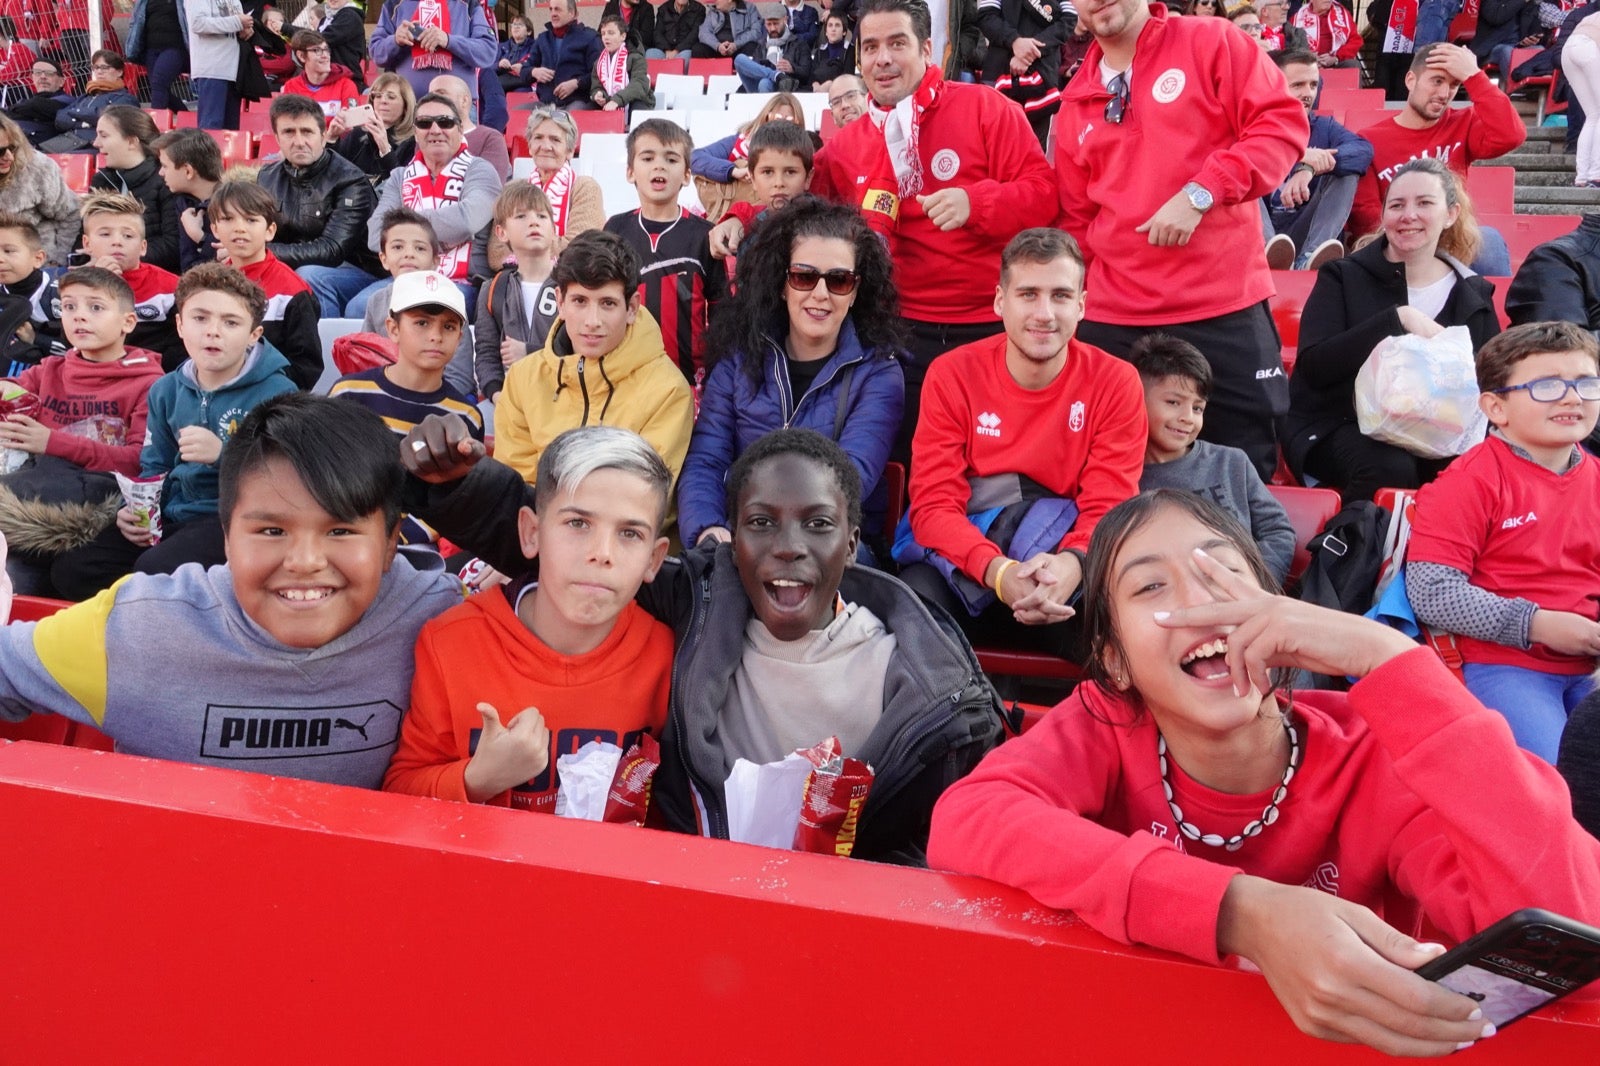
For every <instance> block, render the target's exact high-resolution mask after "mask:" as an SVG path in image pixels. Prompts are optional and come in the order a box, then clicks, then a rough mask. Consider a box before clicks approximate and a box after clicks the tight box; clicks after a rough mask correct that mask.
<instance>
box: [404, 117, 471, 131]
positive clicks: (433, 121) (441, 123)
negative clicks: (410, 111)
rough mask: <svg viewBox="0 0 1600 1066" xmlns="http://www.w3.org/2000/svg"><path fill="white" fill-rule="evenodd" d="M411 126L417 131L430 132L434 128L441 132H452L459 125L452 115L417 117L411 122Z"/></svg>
mask: <svg viewBox="0 0 1600 1066" xmlns="http://www.w3.org/2000/svg"><path fill="white" fill-rule="evenodd" d="M411 124H412V125H413V126H415V127H417V129H419V130H431V129H433V128H434V127H435V126H438V127H439V128H440V129H442V130H453V129H455V128H456V127H457V126H459V125H461V123H460V121H459V120H457V119H456V117H455V116H454V115H418V116H417V117H416V118H414V119H412V120H411Z"/></svg>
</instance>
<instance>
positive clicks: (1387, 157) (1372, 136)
mask: <svg viewBox="0 0 1600 1066" xmlns="http://www.w3.org/2000/svg"><path fill="white" fill-rule="evenodd" d="M1461 84H1462V86H1463V87H1464V88H1465V89H1466V90H1467V96H1468V97H1470V98H1471V100H1472V106H1471V107H1454V108H1450V109H1448V110H1446V111H1445V113H1444V114H1443V115H1441V116H1440V117H1439V121H1438V122H1435V123H1434V124H1433V125H1431V126H1429V127H1428V128H1427V129H1421V130H1413V129H1407V128H1406V127H1405V126H1402V125H1400V123H1398V122H1396V121H1395V120H1394V119H1392V118H1386V119H1384V120H1383V121H1382V122H1379V123H1377V124H1375V125H1372V126H1368V127H1367V128H1366V129H1364V130H1359V131H1357V132H1359V133H1360V134H1361V136H1363V137H1365V138H1366V139H1367V140H1368V141H1371V142H1372V165H1371V166H1370V167H1368V168H1367V172H1366V173H1365V174H1363V175H1361V181H1360V183H1359V184H1358V185H1357V186H1356V202H1355V204H1354V206H1352V207H1351V208H1350V232H1351V233H1354V234H1358V235H1359V234H1365V233H1373V232H1375V231H1376V230H1377V229H1378V227H1379V225H1380V224H1381V223H1382V222H1383V198H1384V197H1385V196H1386V195H1388V193H1389V182H1390V181H1391V180H1393V178H1394V172H1395V171H1396V170H1398V169H1400V167H1402V166H1404V165H1405V164H1406V163H1409V162H1411V161H1412V160H1413V159H1419V158H1421V157H1423V156H1429V157H1431V158H1433V159H1439V160H1443V161H1444V162H1445V163H1446V164H1447V165H1448V166H1449V167H1450V169H1451V170H1453V171H1455V172H1456V175H1457V176H1458V177H1460V178H1461V179H1462V180H1463V181H1465V180H1466V177H1467V168H1468V167H1470V166H1471V165H1472V161H1473V160H1474V159H1493V158H1494V157H1495V156H1500V155H1505V154H1506V153H1507V152H1509V151H1511V150H1513V149H1515V148H1517V147H1520V146H1521V144H1522V142H1523V141H1525V140H1527V139H1528V129H1527V127H1526V126H1524V125H1523V124H1522V116H1521V115H1519V114H1517V109H1516V108H1515V107H1514V106H1512V103H1511V98H1510V97H1509V96H1507V95H1506V94H1505V93H1503V92H1501V91H1500V90H1499V89H1498V88H1496V86H1495V84H1494V82H1492V81H1490V80H1489V75H1487V74H1485V73H1483V72H1482V71H1479V72H1478V73H1476V74H1474V75H1473V76H1472V77H1470V78H1468V79H1467V80H1466V81H1464V82H1462V83H1461ZM1395 114H1396V115H1403V114H1411V115H1413V117H1414V115H1415V113H1414V112H1412V111H1410V109H1409V108H1408V109H1407V110H1405V111H1396V112H1395Z"/></svg>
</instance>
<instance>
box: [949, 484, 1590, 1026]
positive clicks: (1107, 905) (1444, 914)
mask: <svg viewBox="0 0 1600 1066" xmlns="http://www.w3.org/2000/svg"><path fill="white" fill-rule="evenodd" d="M1084 587H1085V596H1084V603H1085V604H1086V610H1087V617H1086V619H1085V623H1084V629H1085V635H1086V637H1087V638H1088V640H1087V644H1088V646H1089V647H1090V648H1093V649H1095V650H1096V654H1095V655H1094V656H1093V658H1092V660H1091V662H1090V664H1089V676H1090V677H1091V678H1092V681H1090V682H1087V683H1085V684H1083V685H1080V686H1079V687H1078V689H1077V690H1076V691H1074V692H1073V694H1072V696H1071V697H1070V698H1068V699H1067V701H1066V702H1064V703H1062V704H1061V705H1060V706H1059V707H1057V708H1055V709H1054V710H1053V711H1051V712H1050V714H1048V715H1047V716H1046V717H1045V718H1044V719H1043V720H1042V721H1041V722H1040V723H1039V724H1038V725H1037V726H1036V727H1035V728H1033V729H1032V730H1030V731H1029V732H1028V733H1027V734H1026V735H1024V736H1022V737H1020V738H1018V739H1016V740H1013V741H1010V742H1009V743H1006V744H1004V745H1002V746H1001V747H999V748H998V749H996V750H995V751H994V752H992V753H990V755H989V756H988V757H987V758H986V759H985V760H984V761H983V763H982V764H981V765H979V767H978V769H977V770H975V771H974V772H973V773H972V774H971V775H970V776H968V777H967V778H965V779H963V780H961V781H959V782H957V783H956V784H955V785H953V786H951V788H950V789H949V791H947V792H946V793H945V794H944V796H943V797H942V798H941V799H940V801H939V804H938V806H937V807H936V808H935V810H934V814H933V826H932V835H931V837H930V840H929V843H928V861H929V864H930V865H931V866H934V867H936V868H944V869H953V870H959V871H962V872H966V873H974V874H980V875H982V876H985V877H990V878H993V879H995V880H998V881H1003V882H1006V883H1009V884H1012V885H1016V886H1018V887H1020V888H1023V889H1026V890H1027V891H1028V892H1030V893H1032V894H1033V895H1034V896H1035V897H1036V898H1037V899H1039V900H1040V901H1041V902H1042V903H1045V904H1048V905H1050V906H1053V907H1062V908H1070V909H1072V910H1074V911H1076V912H1077V913H1078V915H1079V916H1080V917H1082V918H1083V919H1084V920H1085V921H1086V922H1088V923H1089V924H1090V925H1092V926H1094V927H1095V928H1096V929H1098V930H1099V931H1100V932H1102V933H1104V934H1106V935H1107V936H1111V937H1114V938H1116V939H1117V940H1120V941H1123V942H1126V943H1143V944H1149V945H1152V946H1155V947H1160V948H1165V949H1168V950H1172V951H1178V952H1182V953H1184V954H1186V955H1189V956H1192V957H1194V958H1197V959H1201V960H1203V961H1207V962H1212V963H1216V962H1221V961H1223V960H1225V959H1230V958H1231V957H1238V958H1240V959H1244V960H1248V962H1249V963H1251V964H1253V965H1254V966H1255V967H1256V968H1258V969H1259V970H1260V971H1261V972H1262V973H1263V974H1264V975H1265V976H1266V978H1267V982H1268V984H1269V985H1270V986H1271V987H1272V990H1273V992H1274V993H1275V994H1276V995H1277V997H1278V999H1279V1001H1280V1002H1282V1003H1283V1005H1284V1007H1285V1009H1287V1010H1288V1012H1289V1014H1290V1016H1291V1017H1292V1018H1293V1019H1294V1021H1295V1023H1296V1024H1297V1025H1299V1026H1300V1028H1301V1029H1303V1030H1304V1031H1306V1032H1307V1033H1310V1034H1312V1035H1315V1036H1320V1037H1324V1038H1328V1039H1334V1040H1342V1041H1349V1042H1355V1043H1364V1044H1368V1045H1371V1046H1373V1047H1376V1048H1378V1049H1380V1050H1383V1051H1386V1052H1389V1053H1391V1054H1434V1055H1438V1054H1445V1053H1447V1052H1448V1051H1450V1050H1453V1049H1455V1048H1456V1047H1458V1046H1459V1047H1465V1046H1467V1045H1468V1044H1470V1043H1471V1042H1473V1041H1475V1040H1478V1039H1481V1038H1483V1037H1487V1036H1492V1035H1493V1033H1494V1026H1493V1025H1492V1024H1489V1023H1488V1022H1486V1021H1485V1019H1484V1017H1483V1015H1482V1014H1481V1013H1480V1011H1479V1008H1478V1005H1477V1004H1476V1003H1475V1002H1474V1001H1473V1000H1471V999H1469V998H1467V997H1465V996H1461V995H1458V994H1456V993H1454V992H1450V991H1448V990H1446V989H1445V988H1443V987H1442V986H1439V985H1435V984H1433V983H1431V982H1428V981H1425V980H1423V979H1422V978H1420V977H1417V976H1416V975H1415V974H1413V973H1411V972H1409V971H1411V970H1413V969H1415V968H1416V967H1418V966H1420V965H1421V964H1422V963H1424V962H1426V961H1428V960H1429V959H1431V958H1433V957H1435V956H1436V955H1438V954H1439V953H1441V952H1442V951H1443V950H1444V948H1443V947H1442V946H1440V945H1438V944H1424V943H1419V942H1417V941H1415V940H1413V939H1412V938H1411V937H1410V936H1408V935H1406V934H1407V933H1408V932H1415V931H1417V930H1418V929H1419V928H1420V922H1421V920H1422V919H1424V918H1425V919H1426V920H1427V921H1428V922H1429V923H1430V924H1431V926H1432V927H1433V928H1436V929H1438V930H1439V931H1441V932H1442V933H1443V934H1444V935H1445V936H1447V937H1449V938H1451V939H1455V940H1461V939H1465V938H1466V937H1468V936H1470V935H1472V934H1473V933H1475V932H1477V931H1478V930H1480V929H1482V928H1484V927H1486V926H1488V925H1490V924H1492V923H1494V922H1495V921H1497V920H1499V919H1500V918H1503V917H1505V916H1506V915H1507V914H1509V913H1510V912H1512V911H1514V910H1517V909H1518V908H1521V907H1528V906H1538V907H1545V908H1548V909H1550V910H1553V911H1556V912H1557V913H1561V914H1566V915H1569V916H1572V917H1575V918H1578V919H1580V920H1583V921H1587V922H1591V923H1593V922H1595V921H1596V920H1597V918H1600V841H1597V840H1595V839H1594V838H1593V837H1591V836H1589V835H1588V834H1587V833H1585V832H1584V831H1583V829H1582V828H1581V827H1579V826H1578V824H1577V823H1576V822H1574V821H1573V819H1572V814H1571V810H1572V807H1571V802H1570V800H1569V798H1568V794H1567V790H1566V787H1565V786H1564V785H1563V784H1562V782H1561V779H1560V778H1559V777H1558V776H1557V775H1556V774H1555V773H1554V771H1552V770H1551V769H1550V768H1549V767H1548V766H1546V765H1544V764H1543V763H1542V762H1541V761H1540V760H1538V759H1536V758H1533V757H1530V756H1527V755H1525V754H1524V753H1523V752H1521V751H1519V750H1517V748H1516V745H1515V743H1514V742H1513V740H1512V737H1511V732H1510V730H1509V729H1508V728H1507V727H1506V725H1505V723H1504V722H1503V721H1502V720H1501V719H1500V718H1499V716H1498V715H1496V714H1494V713H1493V712H1491V711H1488V710H1486V709H1485V708H1484V707H1483V706H1482V705H1481V704H1480V703H1478V702H1477V701H1476V700H1475V699H1473V698H1472V696H1471V695H1470V694H1468V692H1467V691H1466V689H1465V688H1464V687H1463V686H1462V685H1461V684H1460V683H1459V682H1457V681H1456V680H1454V679H1453V678H1452V677H1451V676H1450V674H1449V673H1448V672H1447V671H1446V670H1445V668H1444V666H1443V665H1442V664H1441V663H1440V662H1439V661H1438V659H1437V658H1436V657H1435V655H1434V654H1433V652H1432V651H1431V650H1430V649H1428V648H1422V647H1418V646H1417V645H1415V644H1413V643H1412V642H1411V641H1410V640H1409V639H1408V638H1406V637H1405V636H1403V635H1401V634H1400V633H1398V632H1396V631H1394V630H1391V629H1388V628H1386V627H1383V626H1380V625H1378V624H1377V623H1374V622H1370V621H1368V620H1366V619H1364V618H1361V617H1358V616H1355V615H1348V614H1340V613H1337V612H1333V611H1328V610H1324V609H1321V608H1318V607H1313V606H1311V605H1309V604H1305V603H1301V602H1299V601H1297V600H1291V599H1287V598H1285V597H1282V596H1278V595H1274V594H1273V593H1272V592H1270V591H1268V590H1269V589H1270V588H1272V580H1271V578H1270V577H1269V576H1268V574H1267V570H1266V567H1265V564H1264V563H1263V562H1262V560H1261V557H1260V555H1259V554H1258V553H1257V551H1256V549H1255V546H1254V544H1253V543H1252V542H1251V540H1250V537H1249V534H1248V533H1247V532H1246V531H1245V530H1244V529H1242V528H1241V527H1240V526H1239V525H1238V523H1237V522H1236V521H1235V520H1234V519H1232V518H1231V517H1229V516H1227V515H1225V514H1224V513H1223V512H1222V511H1220V510H1219V509H1218V508H1216V507H1215V506H1214V505H1212V504H1211V503H1210V502H1208V501H1206V500H1204V499H1202V498H1201V497H1198V496H1194V495H1192V494H1188V493H1180V492H1175V491H1172V490H1165V489H1163V490H1158V491H1156V492H1151V493H1145V494H1143V495H1141V496H1138V497H1135V498H1134V499H1132V500H1130V501H1128V502H1126V503H1123V504H1121V505H1119V506H1118V507H1116V508H1114V509H1113V510H1112V511H1111V512H1110V513H1109V514H1107V515H1106V517H1104V518H1103V519H1101V521H1100V523H1099V524H1098V525H1097V526H1096V527H1095V533H1094V539H1093V541H1092V543H1091V545H1090V548H1089V564H1088V570H1087V573H1086V575H1085V580H1084ZM1284 668H1304V669H1308V670H1311V671H1314V672H1316V673H1325V674H1333V675H1351V676H1356V677H1360V678H1361V680H1360V681H1358V682H1357V683H1356V685H1355V687H1354V688H1352V689H1351V690H1350V691H1349V692H1348V693H1340V692H1307V693H1289V692H1285V691H1283V689H1282V687H1281V686H1282V683H1283V680H1284V678H1285V675H1284V673H1283V672H1282V671H1283V670H1284ZM1263 693H1265V695H1263Z"/></svg>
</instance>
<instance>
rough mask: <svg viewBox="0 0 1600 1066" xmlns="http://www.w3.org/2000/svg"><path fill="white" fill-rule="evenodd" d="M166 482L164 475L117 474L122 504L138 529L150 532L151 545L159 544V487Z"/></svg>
mask: <svg viewBox="0 0 1600 1066" xmlns="http://www.w3.org/2000/svg"><path fill="white" fill-rule="evenodd" d="M113 473H116V472H115V471H113ZM166 480H167V475H165V474H161V475H159V476H157V477H128V476H127V475H126V474H117V488H119V489H121V490H122V502H123V503H125V504H127V505H128V509H129V510H131V511H132V512H133V514H134V518H135V520H136V521H137V523H138V526H139V528H140V529H148V530H149V531H150V543H151V544H159V543H161V486H162V485H163V484H164V483H165V482H166Z"/></svg>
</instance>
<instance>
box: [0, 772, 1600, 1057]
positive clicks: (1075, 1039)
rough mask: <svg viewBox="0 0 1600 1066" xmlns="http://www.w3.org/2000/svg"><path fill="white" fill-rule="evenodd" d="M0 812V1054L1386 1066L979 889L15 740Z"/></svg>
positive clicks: (1494, 1044)
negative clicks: (0, 915) (5, 916)
mask: <svg viewBox="0 0 1600 1066" xmlns="http://www.w3.org/2000/svg"><path fill="white" fill-rule="evenodd" d="M0 811H3V812H4V815H3V816H0V855H3V856H4V857H5V863H4V867H3V868H4V870H5V871H6V877H5V881H6V883H7V885H8V887H9V889H10V891H9V893H8V896H9V898H10V902H11V904H12V908H13V910H12V912H11V914H10V915H9V918H10V920H8V921H7V922H5V926H4V929H5V932H4V938H3V951H4V956H3V957H4V960H5V967H4V972H5V976H6V980H5V981H4V982H0V1061H3V1062H5V1063H13V1062H15V1063H46V1062H48V1063H87V1062H115V1063H118V1064H124V1063H141V1062H153V1063H162V1064H172V1063H187V1062H207V1063H215V1062H227V1063H230V1064H233V1066H244V1064H250V1063H274V1064H277V1063H282V1062H286V1061H301V1062H338V1063H368V1062H408V1063H421V1062H570V1063H588V1062H648V1063H669V1064H675V1063H695V1064H700V1063H717V1064H721V1063H736V1062H737V1063H742V1062H758V1063H762V1064H763V1066H766V1064H781V1063H806V1064H809V1066H815V1064H816V1063H817V1062H819V1061H822V1062H837V1063H862V1062H880V1061H881V1062H890V1063H902V1062H905V1063H945V1062H961V1063H1023V1064H1033V1063H1046V1062H1056V1061H1073V1062H1092V1063H1139V1062H1157V1061H1172V1062H1183V1063H1224V1062H1226V1063H1245V1062H1291V1063H1293V1064H1294V1066H1318V1064H1324V1063H1349V1062H1377V1061H1380V1059H1379V1057H1378V1056H1377V1055H1375V1054H1372V1053H1369V1052H1366V1051H1362V1050H1357V1049H1351V1048H1347V1047H1344V1046H1340V1045H1335V1044H1328V1043H1322V1042H1319V1041H1316V1040H1312V1039H1310V1038H1309V1037H1305V1036H1302V1035H1301V1034H1300V1033H1299V1032H1297V1031H1296V1030H1295V1029H1294V1027H1293V1026H1292V1025H1291V1024H1290V1022H1289V1020H1288V1018H1287V1016H1286V1015H1285V1014H1284V1013H1283V1011H1282V1009H1281V1008H1279V1006H1278V1005H1277V1003H1276V1001H1275V1000H1274V999H1273V998H1272V995H1271V993H1270V992H1269V991H1268V989H1267V987H1266V984H1265V982H1263V981H1262V980H1261V978H1260V977H1258V976H1254V975H1250V974H1244V973H1238V972H1232V971H1225V970H1221V969H1216V968H1212V967H1207V966H1201V965H1199V964H1196V963H1191V962H1188V961H1185V960H1181V959H1177V958H1174V957H1172V956H1167V955H1163V954H1161V953H1158V952H1152V951H1143V950H1133V949H1128V948H1123V947H1120V946H1118V945H1115V944H1112V943H1110V942H1109V941H1107V940H1105V939H1104V938H1102V937H1100V936H1099V935H1097V934H1095V933H1094V932H1092V931H1090V930H1089V929H1088V928H1087V927H1085V926H1084V925H1082V924H1081V923H1080V922H1078V921H1076V920H1075V919H1073V918H1072V917H1071V916H1070V915H1065V914H1061V913H1059V912H1055V911H1051V910H1048V909H1046V908H1044V907H1040V906H1039V905H1037V904H1035V903H1033V902H1032V901H1031V900H1029V899H1028V898H1027V897H1026V896H1024V895H1022V894H1021V893H1019V892H1015V891H1012V890H1009V889H1004V888H1001V887H999V886H997V885H994V884H991V883H989V882H986V881H980V880H976V879H970V878H960V877H953V876H946V875H939V874H931V873H927V872H924V871H912V870H900V869H894V868H889V867H882V866H874V865H871V864H867V863H854V862H846V861H841V860H836V859H831V858H827V857H823V856H815V855H796V854H790V853H786V852H775V851H768V850H764V849H758V848H752V847H746V846H742V845H735V844H727V843H721V842H716V841H706V840H698V839H693V838H686V837H681V836H673V835H669V834H664V833H656V832H652V831H648V830H640V829H632V828H626V827H622V826H612V825H595V824H587V823H572V822H566V821H562V820H559V819H556V818H552V817H544V816H537V815H527V814H521V813H516V812H511V811H506V810H500V809H490V808H484V807H471V806H468V805H465V804H454V803H439V802H432V801H427V800H417V799H412V798H409V797H402V796H389V795H383V794H378V793H371V792H362V791H357V790H353V789H340V788H329V787H325V786H320V785H312V784H307V783H305V782H300V781H287V780H279V779H273V778H266V777H261V776H256V775H251V774H245V773H235V772H231V771H220V770H209V769H204V768H199V767H192V766H183V765H177V764H171V763H160V762H153V761H149V760H143V759H134V758H129V757H126V756H119V755H113V754H109V753H97V752H85V751H82V750H78V749H72V748H59V747H51V746H44V745H38V744H27V743H19V744H9V745H4V744H0ZM24 908H25V910H24ZM19 911H21V913H19ZM1552 1013H1553V1014H1556V1015H1564V1017H1565V1020H1557V1019H1556V1018H1551V1017H1539V1018H1536V1019H1531V1020H1529V1021H1525V1022H1522V1023H1519V1024H1518V1025H1517V1026H1515V1027H1513V1028H1511V1029H1509V1030H1507V1031H1506V1032H1505V1033H1503V1034H1501V1035H1499V1036H1496V1037H1495V1038H1493V1039H1492V1040H1489V1041H1486V1042H1485V1043H1484V1044H1483V1045H1482V1046H1481V1047H1479V1048H1477V1049H1475V1050H1473V1051H1472V1052H1470V1054H1469V1058H1468V1059H1467V1060H1465V1061H1468V1062H1470V1063H1480V1064H1490V1063H1518V1064H1526V1063H1581V1062H1587V1061H1592V1059H1593V1056H1594V1053H1595V1050H1596V1047H1597V1046H1600V1009H1597V1008H1594V1007H1584V1008H1568V1009H1567V1010H1566V1011H1564V1012H1563V1011H1560V1010H1557V1011H1553V1012H1552Z"/></svg>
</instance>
